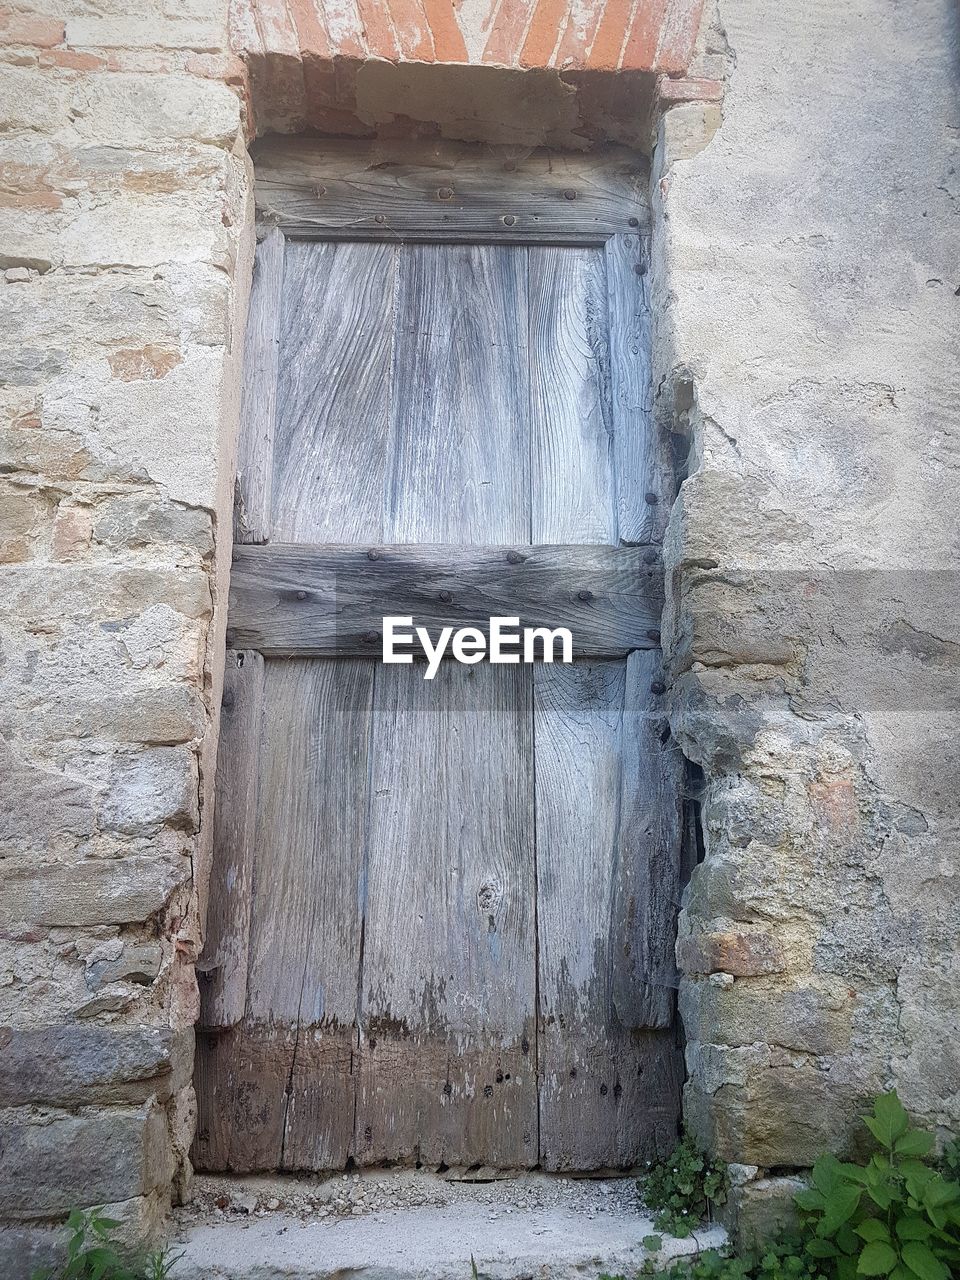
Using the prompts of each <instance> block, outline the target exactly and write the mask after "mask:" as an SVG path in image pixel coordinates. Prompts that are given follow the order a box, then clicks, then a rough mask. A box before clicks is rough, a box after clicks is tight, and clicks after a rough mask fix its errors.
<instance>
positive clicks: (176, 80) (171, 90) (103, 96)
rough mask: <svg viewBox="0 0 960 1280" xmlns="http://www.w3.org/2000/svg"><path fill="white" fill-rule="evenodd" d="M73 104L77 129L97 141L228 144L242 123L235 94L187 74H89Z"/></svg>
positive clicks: (149, 144) (122, 143)
mask: <svg viewBox="0 0 960 1280" xmlns="http://www.w3.org/2000/svg"><path fill="white" fill-rule="evenodd" d="M73 109H74V111H76V112H77V114H78V119H77V123H76V128H77V132H78V133H79V134H80V135H81V137H84V138H87V139H90V140H91V141H95V142H96V143H97V144H98V145H101V146H102V145H104V144H106V143H111V144H114V145H119V146H124V147H139V146H144V145H146V146H152V145H156V144H157V143H158V142H173V141H178V140H182V139H188V140H192V141H195V142H202V143H211V144H213V145H215V146H221V147H229V146H231V145H232V143H233V141H234V139H235V138H236V136H237V132H238V130H239V128H240V102H239V99H238V98H237V96H236V94H235V93H233V92H232V91H231V90H230V89H229V88H228V87H227V86H226V85H225V84H221V83H218V82H217V81H216V80H204V79H200V78H199V77H197V76H191V75H152V76H145V75H135V74H125V73H123V72H114V73H113V74H112V75H109V76H88V77H86V79H85V81H83V82H81V84H80V85H79V86H78V88H77V90H76V92H75V93H74V97H73Z"/></svg>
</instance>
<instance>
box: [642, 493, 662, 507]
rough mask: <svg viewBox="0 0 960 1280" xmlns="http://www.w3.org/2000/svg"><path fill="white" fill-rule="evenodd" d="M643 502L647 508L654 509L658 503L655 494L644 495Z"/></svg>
mask: <svg viewBox="0 0 960 1280" xmlns="http://www.w3.org/2000/svg"><path fill="white" fill-rule="evenodd" d="M643 500H644V502H645V503H646V504H647V506H648V507H655V506H656V505H657V503H658V502H659V501H660V499H659V498H658V497H657V495H656V494H655V493H645V494H644V495H643Z"/></svg>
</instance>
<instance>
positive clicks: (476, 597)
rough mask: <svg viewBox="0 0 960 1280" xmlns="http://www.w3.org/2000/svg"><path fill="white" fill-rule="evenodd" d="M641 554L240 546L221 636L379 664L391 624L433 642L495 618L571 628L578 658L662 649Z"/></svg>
mask: <svg viewBox="0 0 960 1280" xmlns="http://www.w3.org/2000/svg"><path fill="white" fill-rule="evenodd" d="M371 549H373V550H375V551H376V555H377V559H376V560H370V559H369V558H368V551H369V550H371ZM644 554H645V549H644V548H639V547H602V546H554V547H551V546H537V547H527V546H524V547H523V548H522V550H518V549H517V548H516V547H514V548H504V547H462V548H457V547H449V546H430V545H422V546H411V545H405V546H403V545H399V544H394V545H392V546H380V547H377V548H363V547H352V546H348V547H333V546H324V547H315V546H290V545H288V546H281V545H279V544H278V545H274V546H269V547H237V548H235V556H234V564H233V574H232V578H231V584H230V609H229V616H228V635H229V639H230V643H231V644H232V645H235V646H240V645H243V646H244V647H245V648H252V649H257V650H259V651H260V652H262V653H267V654H272V655H280V654H286V655H291V654H300V655H307V654H309V655H313V656H323V655H327V656H332V655H334V654H338V653H341V654H360V655H367V656H369V655H371V654H372V655H376V656H379V654H380V651H381V634H382V630H383V618H384V616H385V615H388V614H389V615H394V616H400V617H404V616H408V615H409V616H412V617H413V618H414V624H415V625H420V626H426V627H427V628H428V629H429V630H430V631H431V634H433V635H434V636H435V633H436V632H437V631H438V630H439V628H440V627H441V626H445V625H451V626H455V627H460V626H476V627H477V628H478V629H479V630H481V631H483V632H484V633H485V634H486V632H488V631H489V621H490V618H491V617H493V616H501V617H513V616H517V617H519V618H520V625H521V626H550V627H551V628H553V627H558V626H563V627H568V628H569V629H570V631H571V633H572V636H573V647H574V652H575V653H583V654H601V655H616V654H624V653H626V652H627V651H628V650H631V649H637V648H649V647H651V646H655V645H658V644H659V632H658V630H657V628H658V627H659V623H660V611H661V608H662V597H661V594H660V593H661V591H662V588H663V579H662V575H661V574H660V573H659V572H657V571H654V569H653V568H652V567H651V566H650V565H648V564H647V563H646V562H645V560H644ZM508 557H510V558H508ZM514 560H516V561H517V563H514V562H513V561H514ZM447 597H449V599H447ZM581 597H582V598H581Z"/></svg>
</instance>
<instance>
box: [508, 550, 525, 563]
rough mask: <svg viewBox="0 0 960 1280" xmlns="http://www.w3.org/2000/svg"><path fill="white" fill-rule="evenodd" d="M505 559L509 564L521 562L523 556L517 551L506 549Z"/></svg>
mask: <svg viewBox="0 0 960 1280" xmlns="http://www.w3.org/2000/svg"><path fill="white" fill-rule="evenodd" d="M507 560H508V561H509V562H510V564H523V556H522V555H521V554H520V552H519V551H508V552H507Z"/></svg>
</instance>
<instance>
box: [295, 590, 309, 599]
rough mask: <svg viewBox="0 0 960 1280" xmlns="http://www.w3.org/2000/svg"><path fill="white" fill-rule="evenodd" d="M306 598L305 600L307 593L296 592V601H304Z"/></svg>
mask: <svg viewBox="0 0 960 1280" xmlns="http://www.w3.org/2000/svg"><path fill="white" fill-rule="evenodd" d="M306 598H307V593H306V592H305V591H298V592H297V599H298V600H306Z"/></svg>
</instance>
